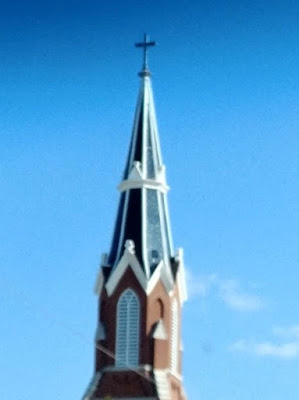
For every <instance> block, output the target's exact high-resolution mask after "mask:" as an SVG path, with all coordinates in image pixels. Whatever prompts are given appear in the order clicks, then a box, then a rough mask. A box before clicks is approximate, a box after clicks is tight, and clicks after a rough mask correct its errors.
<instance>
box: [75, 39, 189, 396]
mask: <svg viewBox="0 0 299 400" xmlns="http://www.w3.org/2000/svg"><path fill="white" fill-rule="evenodd" d="M154 44H155V43H154V42H150V41H148V39H147V36H146V35H145V37H144V41H143V42H142V43H138V44H136V46H137V47H141V48H143V67H142V71H141V72H140V73H139V76H140V80H141V82H140V90H139V96H138V100H137V107H136V113H135V120H134V125H133V132H132V138H131V143H130V147H129V153H128V158H127V162H126V166H125V169H124V174H123V178H122V181H121V183H120V185H119V187H118V189H119V191H120V202H119V208H118V213H117V218H116V223H115V229H114V235H113V239H112V245H111V249H110V252H109V253H108V254H104V255H103V257H102V262H101V266H100V271H99V275H98V278H97V282H96V288H95V291H96V293H97V295H98V297H99V312H98V326H97V330H96V335H95V342H96V353H95V371H94V375H93V377H92V379H91V382H90V384H89V386H88V388H87V390H86V393H85V394H84V396H83V399H82V400H105V399H118V400H133V399H134V400H185V399H186V397H185V395H184V390H183V386H182V372H181V359H182V346H181V308H182V304H183V302H184V301H185V300H186V286H185V274H184V264H183V255H182V250H181V249H179V250H178V251H177V252H176V253H174V252H173V247H172V238H171V230H170V221H169V214H168V206H167V192H168V189H169V187H168V186H167V183H166V176H165V166H164V164H163V162H162V157H161V151H160V144H159V135H158V128H157V122H156V115H155V107H154V101H153V94H152V88H151V74H150V72H149V70H148V66H147V49H148V47H149V46H153V45H154Z"/></svg>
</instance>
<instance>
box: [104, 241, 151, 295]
mask: <svg viewBox="0 0 299 400" xmlns="http://www.w3.org/2000/svg"><path fill="white" fill-rule="evenodd" d="M129 266H130V267H131V268H132V270H133V272H134V274H135V276H136V278H137V279H138V281H139V283H140V284H141V286H142V287H143V289H144V290H145V289H146V283H147V282H146V277H145V274H144V272H143V270H142V268H141V265H140V264H139V261H138V259H137V257H136V256H135V254H132V253H131V252H130V251H129V250H128V249H125V251H124V254H123V256H122V257H121V259H120V261H119V263H118V264H117V265H116V266H115V268H114V269H113V271H112V273H111V274H110V276H109V279H108V282H107V283H106V289H107V293H108V296H111V294H112V293H113V292H114V290H115V288H116V286H117V284H118V283H119V281H120V279H121V277H122V276H123V274H124V273H125V271H126V270H127V268H128V267H129Z"/></svg>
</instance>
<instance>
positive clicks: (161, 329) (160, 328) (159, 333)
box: [152, 319, 167, 340]
mask: <svg viewBox="0 0 299 400" xmlns="http://www.w3.org/2000/svg"><path fill="white" fill-rule="evenodd" d="M152 337H153V339H159V340H167V333H166V330H165V326H164V324H163V320H162V319H160V320H159V321H158V322H157V324H156V326H155V329H154V331H153V335H152Z"/></svg>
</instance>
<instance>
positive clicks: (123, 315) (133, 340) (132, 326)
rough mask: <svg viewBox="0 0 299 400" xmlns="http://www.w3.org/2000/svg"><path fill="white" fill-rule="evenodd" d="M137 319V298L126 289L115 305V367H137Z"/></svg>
mask: <svg viewBox="0 0 299 400" xmlns="http://www.w3.org/2000/svg"><path fill="white" fill-rule="evenodd" d="M139 319H140V306H139V300H138V297H137V296H136V294H135V293H134V292H133V291H132V290H131V289H127V290H126V291H125V292H124V293H123V294H122V295H121V296H120V298H119V300H118V303H117V320H116V324H117V325H116V362H115V363H116V365H130V366H136V365H138V363H139V329H140V328H139Z"/></svg>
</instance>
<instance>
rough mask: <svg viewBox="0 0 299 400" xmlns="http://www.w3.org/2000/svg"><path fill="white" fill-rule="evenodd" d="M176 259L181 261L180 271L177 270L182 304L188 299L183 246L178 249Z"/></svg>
mask: <svg viewBox="0 0 299 400" xmlns="http://www.w3.org/2000/svg"><path fill="white" fill-rule="evenodd" d="M175 260H176V261H177V262H178V263H179V266H178V272H177V282H178V289H179V294H180V303H181V305H182V304H183V303H184V302H185V301H186V300H187V299H188V293H187V285H186V274H185V265H184V258H183V249H182V248H179V249H178V250H177V254H176V256H175Z"/></svg>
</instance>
